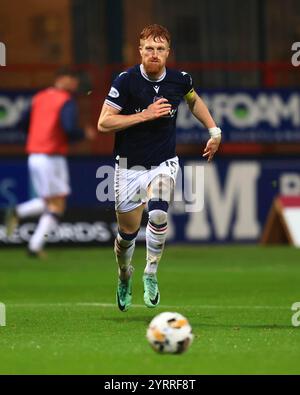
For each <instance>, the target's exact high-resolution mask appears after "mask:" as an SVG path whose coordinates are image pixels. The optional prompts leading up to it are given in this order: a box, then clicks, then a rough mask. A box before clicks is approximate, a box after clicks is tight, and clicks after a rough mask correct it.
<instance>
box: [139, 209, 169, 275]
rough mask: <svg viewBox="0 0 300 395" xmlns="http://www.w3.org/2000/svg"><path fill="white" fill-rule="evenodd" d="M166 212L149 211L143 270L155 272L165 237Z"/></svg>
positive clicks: (166, 227)
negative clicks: (145, 259)
mask: <svg viewBox="0 0 300 395" xmlns="http://www.w3.org/2000/svg"><path fill="white" fill-rule="evenodd" d="M167 230H168V225H167V213H166V212H165V211H163V210H152V211H150V212H149V220H148V224H147V228H146V246H147V264H146V267H145V270H144V272H145V273H147V274H155V273H156V272H157V267H158V263H159V261H160V259H161V256H162V252H163V249H164V246H165V241H166V238H167Z"/></svg>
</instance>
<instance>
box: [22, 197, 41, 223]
mask: <svg viewBox="0 0 300 395" xmlns="http://www.w3.org/2000/svg"><path fill="white" fill-rule="evenodd" d="M45 210H46V203H45V201H44V199H42V198H35V199H31V200H28V201H27V202H24V203H21V204H18V205H17V206H16V214H17V216H18V217H19V218H20V219H21V218H26V217H37V216H39V215H41V214H42V213H43V212H44V211H45Z"/></svg>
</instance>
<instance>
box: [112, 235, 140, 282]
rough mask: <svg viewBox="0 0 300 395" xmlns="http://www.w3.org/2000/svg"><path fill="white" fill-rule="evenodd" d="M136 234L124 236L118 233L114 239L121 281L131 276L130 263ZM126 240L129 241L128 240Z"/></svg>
mask: <svg viewBox="0 0 300 395" xmlns="http://www.w3.org/2000/svg"><path fill="white" fill-rule="evenodd" d="M137 233H138V232H136V233H134V234H132V235H126V234H124V233H122V232H119V233H118V234H117V237H116V239H115V248H114V251H115V255H116V261H117V264H118V266H119V277H120V279H121V280H125V279H127V278H128V276H130V275H131V266H130V263H131V259H132V256H133V253H134V248H135V238H136V236H137ZM128 236H129V237H128ZM128 238H130V239H131V240H128ZM129 269H130V270H129Z"/></svg>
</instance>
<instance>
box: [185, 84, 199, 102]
mask: <svg viewBox="0 0 300 395" xmlns="http://www.w3.org/2000/svg"><path fill="white" fill-rule="evenodd" d="M195 97H196V93H195V90H194V88H192V89H191V90H190V91H189V92H188V93H187V94H186V95H185V96H184V99H185V101H186V102H187V103H189V102H193V101H194V100H195Z"/></svg>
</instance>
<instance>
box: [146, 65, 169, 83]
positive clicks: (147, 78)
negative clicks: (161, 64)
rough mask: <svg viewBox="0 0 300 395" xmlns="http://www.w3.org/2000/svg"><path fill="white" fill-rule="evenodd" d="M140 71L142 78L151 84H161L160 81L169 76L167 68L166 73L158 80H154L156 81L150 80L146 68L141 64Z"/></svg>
mask: <svg viewBox="0 0 300 395" xmlns="http://www.w3.org/2000/svg"><path fill="white" fill-rule="evenodd" d="M140 71H141V74H142V76H143V77H144V78H145V79H146V80H147V81H150V82H160V81H162V80H163V79H164V78H165V76H166V74H167V70H166V68H164V72H163V73H162V75H161V76H160V77H159V78H158V79H157V80H154V79H151V78H149V76H148V75H147V73H146V71H145V68H144V66H143V65H142V64H140Z"/></svg>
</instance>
